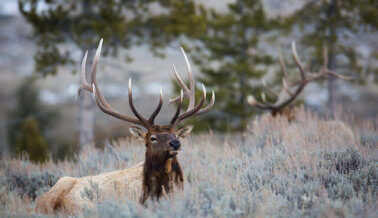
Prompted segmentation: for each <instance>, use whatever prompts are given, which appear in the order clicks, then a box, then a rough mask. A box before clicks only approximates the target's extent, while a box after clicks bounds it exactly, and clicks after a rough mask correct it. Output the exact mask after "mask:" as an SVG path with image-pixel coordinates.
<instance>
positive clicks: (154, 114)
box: [148, 87, 163, 125]
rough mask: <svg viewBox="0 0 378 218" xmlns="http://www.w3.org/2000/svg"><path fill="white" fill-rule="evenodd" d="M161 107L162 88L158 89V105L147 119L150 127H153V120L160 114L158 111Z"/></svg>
mask: <svg viewBox="0 0 378 218" xmlns="http://www.w3.org/2000/svg"><path fill="white" fill-rule="evenodd" d="M161 106H163V90H162V88H161V87H160V98H159V104H158V106H157V107H156V109H155V111H154V112H153V113H152V114H151V116H150V118H149V119H148V123H149V124H150V125H154V121H155V118H156V116H157V115H158V113H159V112H160V110H161Z"/></svg>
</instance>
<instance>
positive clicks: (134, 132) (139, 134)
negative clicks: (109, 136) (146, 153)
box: [129, 126, 146, 140]
mask: <svg viewBox="0 0 378 218" xmlns="http://www.w3.org/2000/svg"><path fill="white" fill-rule="evenodd" d="M129 131H130V133H131V136H133V137H134V138H136V139H140V140H144V138H145V136H146V133H145V132H143V130H142V129H141V128H139V127H137V126H130V127H129Z"/></svg>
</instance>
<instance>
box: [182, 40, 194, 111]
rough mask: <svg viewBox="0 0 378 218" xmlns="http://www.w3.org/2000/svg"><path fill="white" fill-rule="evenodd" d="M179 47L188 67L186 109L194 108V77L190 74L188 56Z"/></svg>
mask: <svg viewBox="0 0 378 218" xmlns="http://www.w3.org/2000/svg"><path fill="white" fill-rule="evenodd" d="M180 48H181V52H182V54H183V55H184V58H185V63H186V67H187V68H188V75H189V87H190V93H189V94H190V97H189V105H188V109H187V111H189V110H191V109H193V108H194V102H195V86H194V78H193V74H192V68H191V67H190V64H189V60H188V57H187V56H186V53H185V50H184V48H183V47H180Z"/></svg>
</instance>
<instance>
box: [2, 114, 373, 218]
mask: <svg viewBox="0 0 378 218" xmlns="http://www.w3.org/2000/svg"><path fill="white" fill-rule="evenodd" d="M240 138H243V140H240ZM377 139H378V136H377V120H370V121H354V122H348V121H345V122H341V121H325V120H323V119H320V118H319V117H317V116H316V115H314V114H313V113H311V112H309V111H305V110H299V111H297V112H296V120H295V121H292V122H288V121H287V119H285V118H283V117H275V118H273V117H271V116H270V115H263V116H261V117H257V118H256V119H255V120H254V121H253V122H252V123H251V125H250V127H249V129H248V131H247V132H245V133H244V134H243V136H234V135H233V136H225V135H216V134H207V135H199V136H193V137H191V138H189V139H188V140H185V141H183V151H182V152H181V153H180V155H179V157H178V158H179V159H180V161H181V164H182V167H183V171H184V175H185V187H184V190H183V192H178V193H175V194H174V195H172V196H170V197H168V198H164V199H162V200H160V201H159V202H149V203H148V206H147V207H143V206H140V205H139V204H138V199H137V198H132V199H125V200H124V201H114V200H113V201H112V200H109V201H105V202H99V203H97V204H96V207H95V208H88V209H87V210H85V211H83V213H81V214H76V216H92V217H213V216H219V217H262V216H274V217H287V216H294V217H301V216H310V217H319V216H325V217H327V216H340V217H349V216H357V217H375V216H376V214H377V212H378V211H377V209H376V207H377V204H376V196H377V191H378V187H377V165H378V162H377V150H376V146H377ZM113 146H114V150H112V149H108V147H106V148H105V150H98V149H94V148H88V149H86V150H84V151H82V152H81V154H80V155H79V156H78V157H77V158H76V159H77V161H75V162H74V161H64V162H60V163H57V164H55V163H54V162H52V161H49V162H47V163H45V164H42V165H36V164H33V163H31V162H30V161H28V160H25V159H8V158H3V159H2V160H1V164H0V173H1V175H0V183H1V184H0V211H1V212H0V213H1V214H0V215H1V216H12V217H13V216H38V215H39V214H35V213H34V207H35V204H34V199H35V198H36V197H37V196H39V195H41V194H42V193H44V192H46V191H47V190H48V189H49V188H50V187H51V186H52V185H53V184H54V183H55V182H56V181H57V179H58V178H60V177H62V176H73V177H80V176H87V175H96V174H98V173H103V172H109V171H113V170H117V169H125V168H127V167H130V166H132V165H133V164H136V163H138V162H140V161H143V158H144V150H145V147H144V145H143V144H142V143H138V142H134V141H130V140H129V139H124V140H120V141H119V142H118V143H114V144H113ZM92 189H93V187H88V189H87V190H83V196H84V194H85V196H87V197H88V196H89V197H90V196H92V195H93V193H92V192H91V190H92ZM96 195H101V190H96ZM85 196H84V197H85ZM61 215H62V216H63V214H61Z"/></svg>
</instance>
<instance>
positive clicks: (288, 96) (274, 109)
mask: <svg viewBox="0 0 378 218" xmlns="http://www.w3.org/2000/svg"><path fill="white" fill-rule="evenodd" d="M291 50H292V55H293V58H294V62H295V64H296V66H297V67H298V69H299V72H300V74H301V77H300V78H299V79H297V80H296V81H294V82H290V81H289V78H288V73H287V72H286V67H285V64H284V61H283V58H282V55H281V53H280V52H279V62H280V68H281V71H282V74H283V79H282V90H281V91H280V93H277V92H275V91H274V90H273V89H271V88H269V87H268V86H267V85H266V83H265V82H264V81H262V84H263V87H264V88H265V89H266V90H267V92H268V93H270V94H271V95H273V96H275V97H276V98H277V100H276V102H274V103H269V102H266V96H265V94H264V93H261V99H262V101H263V102H258V101H257V100H256V99H255V98H254V97H253V96H252V95H249V96H248V97H247V102H248V103H249V104H250V105H252V106H254V107H256V108H259V109H261V110H268V111H270V112H271V114H272V115H273V116H275V115H277V114H284V115H286V116H287V117H288V118H289V120H290V119H291V118H292V116H293V115H292V114H291V113H292V110H291V108H287V106H288V105H290V104H291V103H292V102H293V101H294V100H295V99H296V98H297V97H298V96H299V94H300V93H301V92H302V91H303V90H304V88H305V86H306V85H307V84H308V83H310V82H311V81H315V80H319V79H321V78H325V77H327V76H329V75H332V76H335V77H337V78H340V79H343V80H349V79H351V78H350V77H346V76H342V75H340V74H338V73H336V72H334V71H332V70H330V69H328V67H327V65H328V54H327V49H326V48H325V47H324V48H323V66H322V68H321V70H320V71H319V72H317V73H310V72H308V70H306V69H305V68H304V67H303V65H302V63H301V61H300V60H299V57H298V54H297V49H296V47H295V43H294V42H292V43H291Z"/></svg>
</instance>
